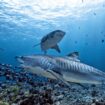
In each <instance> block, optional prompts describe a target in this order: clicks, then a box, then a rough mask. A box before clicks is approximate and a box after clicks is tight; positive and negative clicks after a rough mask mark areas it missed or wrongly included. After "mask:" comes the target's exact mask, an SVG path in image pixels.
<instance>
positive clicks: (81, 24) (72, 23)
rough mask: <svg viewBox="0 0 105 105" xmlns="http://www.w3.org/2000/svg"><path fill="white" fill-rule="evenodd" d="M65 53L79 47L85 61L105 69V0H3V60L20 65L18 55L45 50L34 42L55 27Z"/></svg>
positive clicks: (0, 8)
mask: <svg viewBox="0 0 105 105" xmlns="http://www.w3.org/2000/svg"><path fill="white" fill-rule="evenodd" d="M58 29H59V30H63V31H64V32H66V35H65V36H64V38H63V39H62V41H61V42H60V43H59V47H60V49H61V53H58V52H56V51H55V50H52V49H50V50H48V54H49V55H57V56H65V55H67V54H68V53H70V52H73V51H78V52H79V54H80V56H79V59H80V61H81V62H83V63H86V64H88V65H91V66H93V67H96V68H98V69H100V70H102V71H105V0H0V48H2V49H3V50H0V63H4V64H11V65H13V66H17V65H18V63H17V61H16V60H15V56H18V55H19V56H20V55H33V54H43V52H42V51H41V49H40V46H37V47H33V45H35V44H37V43H39V42H40V40H41V38H42V37H43V36H45V35H47V34H48V33H50V32H52V31H54V30H58Z"/></svg>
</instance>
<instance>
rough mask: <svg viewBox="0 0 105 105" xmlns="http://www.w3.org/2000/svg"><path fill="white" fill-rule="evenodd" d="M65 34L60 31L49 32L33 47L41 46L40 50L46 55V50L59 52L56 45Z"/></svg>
mask: <svg viewBox="0 0 105 105" xmlns="http://www.w3.org/2000/svg"><path fill="white" fill-rule="evenodd" d="M64 35H65V32H64V31H62V30H55V31H53V32H50V33H49V34H47V35H45V36H44V37H43V38H42V39H41V42H40V43H39V44H36V45H34V46H38V45H40V46H41V50H42V51H44V53H45V54H46V53H47V50H48V49H55V50H56V51H57V52H59V53H60V52H61V51H60V48H59V46H58V43H59V42H60V41H61V40H62V38H63V37H64Z"/></svg>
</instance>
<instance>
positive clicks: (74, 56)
mask: <svg viewBox="0 0 105 105" xmlns="http://www.w3.org/2000/svg"><path fill="white" fill-rule="evenodd" d="M67 57H68V58H69V59H70V60H74V61H78V62H80V60H79V59H78V58H79V52H72V53H70V54H68V55H67Z"/></svg>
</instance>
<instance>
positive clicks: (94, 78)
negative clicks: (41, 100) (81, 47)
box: [16, 52, 105, 85]
mask: <svg viewBox="0 0 105 105" xmlns="http://www.w3.org/2000/svg"><path fill="white" fill-rule="evenodd" d="M16 58H17V59H18V61H19V62H20V63H21V67H23V68H24V69H25V70H28V71H30V72H32V73H35V74H37V75H41V76H44V77H47V78H51V79H58V80H61V81H62V82H64V83H65V84H66V85H69V83H68V82H73V83H89V84H102V83H104V81H105V73H104V72H102V71H100V70H98V69H96V68H94V67H92V66H89V65H86V64H83V63H81V62H80V60H78V53H77V52H74V53H72V54H68V56H65V57H56V56H48V55H34V56H21V57H16Z"/></svg>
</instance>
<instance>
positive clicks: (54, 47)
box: [51, 44, 61, 53]
mask: <svg viewBox="0 0 105 105" xmlns="http://www.w3.org/2000/svg"><path fill="white" fill-rule="evenodd" d="M51 48H52V49H55V50H56V51H58V52H59V53H60V52H61V51H60V48H59V46H58V45H57V44H56V45H55V46H53V47H51Z"/></svg>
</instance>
